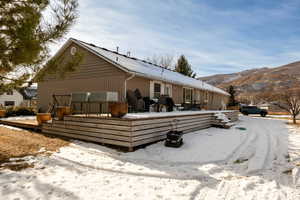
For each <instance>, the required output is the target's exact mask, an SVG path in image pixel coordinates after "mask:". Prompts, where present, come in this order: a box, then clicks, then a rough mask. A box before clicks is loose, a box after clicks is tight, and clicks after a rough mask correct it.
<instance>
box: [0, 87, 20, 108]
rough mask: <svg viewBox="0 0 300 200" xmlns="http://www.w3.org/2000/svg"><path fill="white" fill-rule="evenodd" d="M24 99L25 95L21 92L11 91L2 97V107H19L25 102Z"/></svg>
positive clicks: (0, 102)
mask: <svg viewBox="0 0 300 200" xmlns="http://www.w3.org/2000/svg"><path fill="white" fill-rule="evenodd" d="M23 99H24V98H23V95H22V94H21V93H20V92H19V91H17V90H11V91H9V92H4V93H3V94H1V95H0V105H2V106H19V105H21V103H22V102H23Z"/></svg>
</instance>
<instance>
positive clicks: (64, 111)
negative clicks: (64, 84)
mask: <svg viewBox="0 0 300 200" xmlns="http://www.w3.org/2000/svg"><path fill="white" fill-rule="evenodd" d="M56 113H57V117H58V119H59V120H63V119H64V116H65V115H70V114H71V108H70V107H69V106H58V107H57V109H56Z"/></svg>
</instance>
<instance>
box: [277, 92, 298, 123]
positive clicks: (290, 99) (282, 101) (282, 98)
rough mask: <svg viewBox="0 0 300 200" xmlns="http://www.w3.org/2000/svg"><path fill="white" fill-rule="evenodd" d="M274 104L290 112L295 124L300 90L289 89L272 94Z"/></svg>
mask: <svg viewBox="0 0 300 200" xmlns="http://www.w3.org/2000/svg"><path fill="white" fill-rule="evenodd" d="M274 99H276V101H275V102H273V104H274V105H276V106H278V107H279V108H281V109H284V110H286V111H287V112H289V113H290V115H291V116H292V118H293V123H294V124H296V117H297V115H299V114H300V91H299V90H298V91H295V90H290V91H285V93H281V94H278V95H274Z"/></svg>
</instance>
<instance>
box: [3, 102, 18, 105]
mask: <svg viewBox="0 0 300 200" xmlns="http://www.w3.org/2000/svg"><path fill="white" fill-rule="evenodd" d="M8 102H9V103H12V104H10V105H7V103H8ZM15 105H16V102H15V101H4V106H15Z"/></svg>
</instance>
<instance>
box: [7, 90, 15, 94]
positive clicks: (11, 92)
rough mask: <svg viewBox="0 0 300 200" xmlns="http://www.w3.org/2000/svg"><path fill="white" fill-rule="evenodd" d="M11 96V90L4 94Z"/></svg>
mask: <svg viewBox="0 0 300 200" xmlns="http://www.w3.org/2000/svg"><path fill="white" fill-rule="evenodd" d="M13 94H14V92H13V91H12V90H9V91H7V92H6V95H13Z"/></svg>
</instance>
